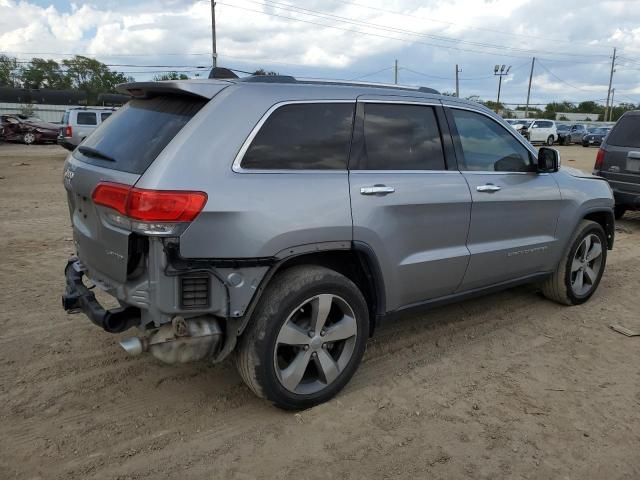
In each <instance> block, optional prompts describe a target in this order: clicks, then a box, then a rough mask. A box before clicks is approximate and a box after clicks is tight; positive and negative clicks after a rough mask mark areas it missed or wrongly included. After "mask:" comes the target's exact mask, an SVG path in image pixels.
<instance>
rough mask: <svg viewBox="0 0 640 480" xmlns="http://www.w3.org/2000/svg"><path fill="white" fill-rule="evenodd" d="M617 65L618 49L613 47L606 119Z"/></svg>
mask: <svg viewBox="0 0 640 480" xmlns="http://www.w3.org/2000/svg"><path fill="white" fill-rule="evenodd" d="M615 67H616V49H615V47H614V48H613V57H612V59H611V74H610V75H609V90H607V105H606V106H605V108H604V118H605V120H606V119H607V118H608V115H609V97H610V96H611V83H612V82H613V72H615V70H614V69H615Z"/></svg>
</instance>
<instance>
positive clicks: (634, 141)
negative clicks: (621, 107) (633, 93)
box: [607, 115, 640, 148]
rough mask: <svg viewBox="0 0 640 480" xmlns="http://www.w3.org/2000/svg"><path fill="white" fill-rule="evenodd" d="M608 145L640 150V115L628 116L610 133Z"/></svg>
mask: <svg viewBox="0 0 640 480" xmlns="http://www.w3.org/2000/svg"><path fill="white" fill-rule="evenodd" d="M607 143H608V144H610V145H615V146H616V147H633V148H640V115H626V116H624V117H622V118H621V119H620V120H618V123H616V124H615V126H614V127H613V130H611V131H610V132H609V136H608V137H607Z"/></svg>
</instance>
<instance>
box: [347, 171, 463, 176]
mask: <svg viewBox="0 0 640 480" xmlns="http://www.w3.org/2000/svg"><path fill="white" fill-rule="evenodd" d="M368 173H375V174H382V173H407V174H413V175H415V174H416V173H421V174H424V173H434V174H438V175H442V174H449V175H451V174H454V175H460V174H461V172H460V171H459V170H349V174H350V175H364V174H368Z"/></svg>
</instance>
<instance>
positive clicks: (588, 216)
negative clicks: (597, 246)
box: [582, 209, 616, 250]
mask: <svg viewBox="0 0 640 480" xmlns="http://www.w3.org/2000/svg"><path fill="white" fill-rule="evenodd" d="M582 218H583V219H584V220H591V221H592V222H596V223H597V224H599V225H600V226H601V227H602V228H603V229H604V233H605V234H606V236H607V250H611V249H612V248H613V241H614V238H615V231H616V221H615V217H614V214H613V211H612V210H611V209H596V210H590V211H588V212H587V213H585V215H584V216H583V217H582Z"/></svg>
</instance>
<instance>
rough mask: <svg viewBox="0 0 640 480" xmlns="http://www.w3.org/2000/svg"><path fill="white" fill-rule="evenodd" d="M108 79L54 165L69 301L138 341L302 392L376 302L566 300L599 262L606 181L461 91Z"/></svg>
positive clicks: (367, 331) (280, 394)
mask: <svg viewBox="0 0 640 480" xmlns="http://www.w3.org/2000/svg"><path fill="white" fill-rule="evenodd" d="M121 89H122V90H123V91H125V92H127V93H130V94H131V95H133V97H134V99H133V100H131V101H130V102H129V103H128V104H126V105H125V106H124V107H122V108H121V109H120V110H119V111H118V112H116V113H115V114H114V115H113V116H112V118H111V119H110V120H109V121H108V122H107V123H105V124H104V125H102V126H101V127H100V128H98V129H97V131H96V132H95V134H93V135H92V136H90V137H89V138H87V139H86V141H85V142H84V143H83V144H82V145H80V146H79V147H78V148H77V149H76V150H75V151H74V152H73V153H72V154H70V155H69V157H68V158H67V160H66V163H65V167H64V186H65V188H66V190H67V196H68V202H69V211H70V214H71V219H72V224H73V233H74V239H75V244H76V249H77V257H74V258H72V259H70V260H69V262H68V264H67V266H66V271H65V274H66V283H67V289H66V293H65V295H64V296H63V306H64V308H65V309H66V310H67V311H70V312H76V311H82V312H84V313H85V314H86V315H87V316H88V317H89V319H91V321H93V322H94V323H95V324H97V325H99V326H100V327H102V328H103V329H104V330H106V331H108V332H122V331H124V330H127V329H129V328H130V327H137V329H138V330H139V332H140V334H139V336H134V337H130V338H127V339H124V340H122V342H121V344H122V346H123V347H124V348H125V350H126V351H128V352H129V353H131V354H140V353H142V352H150V353H151V354H153V355H154V356H155V357H157V358H159V359H161V360H163V361H165V362H168V363H175V362H187V361H192V360H201V359H206V360H209V361H213V362H219V361H221V360H223V359H224V358H225V357H227V356H228V355H229V354H231V353H232V352H234V354H235V355H234V356H235V360H236V363H237V366H238V370H239V372H240V374H241V376H242V378H243V379H244V381H245V382H246V383H247V385H248V386H249V387H250V388H251V389H252V390H253V391H254V392H255V393H256V394H257V395H259V396H261V397H264V398H267V399H268V400H270V401H271V402H273V403H275V404H276V405H278V406H280V407H283V408H306V407H309V406H311V405H315V404H318V403H320V402H323V401H326V400H327V399H329V398H331V397H332V396H333V395H335V394H336V393H337V392H338V391H339V390H340V389H341V388H342V387H343V386H344V385H345V384H346V383H347V382H348V381H349V379H350V377H351V376H352V375H353V374H354V372H355V370H356V368H357V367H358V364H359V363H360V360H361V358H362V355H363V353H364V350H365V344H366V341H367V338H368V337H369V336H371V335H372V334H373V330H374V327H375V325H376V323H377V321H379V320H381V319H386V318H392V317H396V316H398V315H400V314H403V313H408V312H416V311H419V310H421V309H425V308H429V307H433V306H435V305H441V304H443V303H447V302H452V301H457V300H461V299H463V298H468V297H471V296H475V295H478V294H482V293H487V292H492V291H495V290H497V289H503V288H508V287H511V286H514V285H517V284H522V283H528V282H540V284H541V286H542V291H543V293H544V294H545V295H546V296H547V297H549V298H551V299H553V300H556V301H558V302H560V303H563V304H566V305H576V304H581V303H583V302H585V301H586V300H587V299H589V298H590V297H591V296H592V295H593V293H594V292H595V290H596V288H597V287H598V283H599V282H600V278H601V277H602V274H603V272H604V268H605V263H606V258H607V250H608V249H611V247H612V245H613V240H614V216H613V205H614V203H613V197H612V192H611V189H610V188H609V185H608V184H607V182H606V181H604V180H603V179H601V178H598V177H594V176H592V175H589V174H585V173H582V172H580V171H578V170H574V169H571V168H562V169H559V157H558V153H557V151H556V150H553V149H550V148H547V147H542V148H540V150H539V151H536V150H535V149H533V147H532V146H531V145H530V144H529V143H528V142H527V141H526V140H524V139H523V138H522V137H521V136H520V135H518V133H517V132H516V131H515V130H513V128H511V127H510V126H509V125H508V124H507V123H505V122H504V121H503V120H501V119H500V118H499V117H497V116H496V115H494V114H493V113H492V112H491V111H490V110H488V109H486V108H484V107H483V106H481V105H478V104H476V103H471V102H467V101H463V100H460V99H457V98H452V97H447V96H441V95H439V94H437V92H435V91H434V90H431V89H427V88H409V87H392V86H382V85H362V84H349V83H336V82H334V83H330V82H326V81H311V80H298V79H295V78H293V77H283V76H279V77H278V76H276V77H249V78H247V79H234V80H229V81H223V80H189V81H169V82H160V83H152V82H149V83H132V84H126V85H123V86H122V87H121ZM84 277H88V279H86V280H85V279H84ZM83 280H84V281H83ZM89 282H91V283H93V284H94V285H95V286H97V287H98V288H99V289H101V290H104V291H106V292H108V293H109V294H111V295H113V296H114V297H115V298H116V299H117V300H118V302H119V305H120V306H119V307H118V308H114V309H110V310H105V309H104V308H103V307H102V306H101V305H100V304H99V303H98V301H97V300H96V297H95V296H94V293H93V291H92V290H91V289H90V288H89V287H87V284H89ZM531 301H536V300H535V298H532V300H531Z"/></svg>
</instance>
